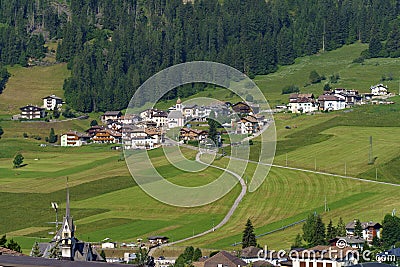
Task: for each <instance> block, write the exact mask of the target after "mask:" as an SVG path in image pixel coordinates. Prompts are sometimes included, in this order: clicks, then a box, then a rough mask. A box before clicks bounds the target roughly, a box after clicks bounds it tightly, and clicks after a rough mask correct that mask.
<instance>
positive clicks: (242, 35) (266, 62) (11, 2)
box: [0, 0, 400, 112]
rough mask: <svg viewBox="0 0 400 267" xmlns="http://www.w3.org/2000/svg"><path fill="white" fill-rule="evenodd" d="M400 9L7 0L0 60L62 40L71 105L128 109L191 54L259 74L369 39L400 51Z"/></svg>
mask: <svg viewBox="0 0 400 267" xmlns="http://www.w3.org/2000/svg"><path fill="white" fill-rule="evenodd" d="M399 14H400V0H268V1H265V0H225V1H223V2H222V1H218V0H194V1H193V2H191V1H187V0H186V1H182V0H69V1H65V2H63V1H56V0H35V1H32V0H24V1H23V0H18V1H17V0H8V1H0V60H1V63H3V64H18V63H19V64H23V65H25V64H26V62H27V60H28V58H32V57H33V58H41V57H43V55H44V51H43V44H44V42H45V40H49V39H56V40H59V45H58V49H57V60H58V61H60V62H68V66H69V68H70V69H71V70H72V76H71V77H70V78H69V79H67V80H66V81H65V83H64V90H65V97H66V100H67V102H68V103H69V105H70V106H71V107H73V108H74V109H76V110H79V111H83V112H91V111H104V110H107V109H123V108H125V107H126V106H127V104H128V102H129V100H130V98H131V96H132V95H133V93H134V91H135V90H136V88H137V87H138V86H139V85H140V84H141V83H142V82H144V81H145V80H146V79H147V78H149V77H150V76H151V75H153V74H155V73H156V72H158V71H160V70H162V69H164V68H166V67H168V66H171V65H173V64H177V63H182V62H187V61H192V60H211V61H217V62H221V63H225V64H228V65H230V66H232V67H234V68H237V69H239V70H241V71H243V72H245V73H246V74H247V75H249V76H250V77H253V76H254V75H257V74H267V73H270V72H274V71H275V70H276V69H277V67H278V65H288V64H292V63H293V62H294V59H295V58H297V57H299V56H303V55H311V54H315V53H317V52H319V51H323V50H333V49H336V48H338V47H340V46H342V45H344V44H351V43H354V42H356V41H361V42H365V43H369V42H370V41H371V39H373V43H374V47H378V48H379V44H381V45H382V46H383V47H385V46H387V48H386V49H387V51H388V53H386V54H385V55H386V56H392V57H398V56H399V55H400V53H399V51H400V34H399V26H400V18H398V15H399ZM375 50H376V49H375ZM375 50H374V49H373V50H372V51H371V55H372V53H378V54H379V51H378V52H376V51H375ZM202 89H203V87H202V86H198V85H196V86H186V87H185V88H184V90H183V89H178V90H175V91H174V92H172V93H171V94H169V95H168V96H166V97H170V98H172V97H176V95H179V96H187V95H190V94H193V93H195V92H196V91H198V90H202Z"/></svg>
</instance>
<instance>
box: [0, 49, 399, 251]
mask: <svg viewBox="0 0 400 267" xmlns="http://www.w3.org/2000/svg"><path fill="white" fill-rule="evenodd" d="M366 48H367V46H366V45H363V44H354V45H350V46H345V47H343V48H341V49H338V50H336V51H332V52H326V53H323V54H319V55H315V56H310V57H304V58H299V59H297V60H296V63H295V64H294V65H291V66H284V67H280V69H279V70H278V71H277V72H276V73H273V74H270V75H265V76H257V77H256V78H255V82H256V83H257V84H258V86H259V87H260V89H261V90H262V91H263V92H264V94H265V96H266V98H267V99H268V100H269V101H270V104H271V106H274V105H277V104H281V103H282V102H287V97H288V96H287V95H282V94H281V89H282V88H283V87H284V86H285V85H290V84H295V85H298V86H299V87H300V89H301V91H302V92H304V93H308V92H312V93H315V94H317V95H318V94H321V93H322V88H323V85H324V81H323V82H322V83H320V84H314V85H307V86H305V85H306V84H307V82H308V75H309V73H310V71H311V70H314V69H315V70H317V71H318V73H319V74H321V75H325V76H326V77H328V78H329V76H330V75H331V74H334V73H339V75H340V77H341V78H340V80H339V82H338V83H337V84H333V86H334V87H345V88H353V89H358V90H360V91H361V92H367V91H368V90H369V87H370V86H371V85H373V84H376V83H378V82H379V81H380V78H381V76H382V75H389V74H391V75H393V80H392V81H388V82H387V84H388V85H389V89H390V90H391V91H394V92H397V90H398V86H399V76H400V73H399V69H398V65H399V63H400V60H399V59H369V60H366V61H365V62H364V63H363V64H359V63H357V64H356V63H352V61H353V59H354V58H357V57H358V56H359V54H360V52H361V51H362V50H364V49H366ZM10 72H11V73H12V77H11V78H10V80H9V83H8V84H7V88H6V89H5V90H4V93H3V94H1V95H0V126H2V128H3V129H4V135H3V136H2V138H1V139H0V202H1V203H2V208H1V209H0V234H4V233H6V234H7V235H8V237H9V238H14V239H16V240H17V241H18V242H19V243H21V245H22V247H23V249H24V252H29V249H30V248H31V246H32V244H33V242H34V241H35V240H37V241H39V240H47V239H48V238H51V235H50V234H49V232H52V231H54V225H53V224H49V223H48V222H51V221H54V219H55V213H54V211H53V210H52V208H51V206H50V202H54V201H55V202H57V203H59V204H60V208H61V209H60V217H62V216H61V215H62V214H63V213H64V210H63V209H64V208H65V194H66V190H65V187H66V179H67V177H68V183H69V187H70V194H71V208H72V211H71V213H72V214H73V216H74V219H75V222H76V225H77V236H78V238H81V239H84V240H89V241H93V242H98V241H100V240H102V239H104V238H106V237H109V238H111V239H112V240H114V241H120V242H131V241H135V240H136V239H137V238H146V237H148V236H150V235H166V236H168V237H170V239H171V241H174V240H178V239H182V238H184V237H189V236H192V235H193V234H197V233H200V232H202V231H205V230H207V229H210V228H212V226H213V225H217V224H218V223H219V222H220V221H221V220H222V218H223V217H224V216H225V214H226V213H227V212H228V210H229V209H230V207H231V206H232V203H233V202H234V200H235V199H236V197H237V196H238V195H239V192H240V187H239V186H236V187H235V188H233V189H232V190H231V192H229V194H227V195H225V196H224V197H223V198H221V199H219V200H218V201H216V202H214V203H212V204H209V205H205V206H201V207H196V208H178V207H173V206H170V205H166V204H163V203H160V202H159V201H157V200H155V199H153V198H152V197H150V196H148V195H147V194H146V193H145V192H144V191H142V190H141V189H140V188H139V187H138V186H137V185H136V183H135V181H134V180H133V179H132V177H131V175H130V173H129V171H128V168H127V167H126V163H125V161H124V160H123V155H122V153H121V152H120V151H113V150H111V149H110V147H111V146H109V145H104V146H102V145H89V146H83V147H80V148H63V147H59V146H50V145H48V146H46V147H42V146H40V144H43V143H45V141H44V138H45V137H46V136H48V134H49V131H50V128H54V129H55V131H56V134H61V133H63V132H65V131H67V130H70V129H73V130H78V131H83V130H85V129H87V128H88V127H89V124H90V120H91V119H98V116H99V114H90V118H89V119H85V120H71V121H63V122H54V123H47V122H15V121H10V120H9V118H10V116H11V115H12V114H15V113H17V112H18V108H19V107H20V106H23V105H26V104H29V103H31V102H33V103H32V104H40V101H41V98H42V97H44V96H46V95H48V94H51V93H55V94H56V95H59V96H61V97H62V96H63V92H62V82H63V79H64V78H66V77H68V75H69V71H68V70H67V68H66V65H63V64H57V65H53V66H51V67H34V68H31V69H25V68H21V67H17V66H14V67H10ZM385 83H386V82H385ZM196 96H205V97H215V98H217V99H220V100H227V101H232V102H235V101H237V100H238V99H237V98H235V96H232V95H231V94H230V93H229V92H228V91H226V90H219V89H212V88H208V89H207V90H205V91H204V92H201V93H199V94H198V95H196ZM183 100H186V99H183ZM393 100H394V101H395V102H396V104H394V105H387V106H386V105H385V106H384V105H374V106H373V105H365V106H362V107H355V108H353V109H351V110H346V111H338V112H332V113H321V114H316V115H296V114H288V113H280V114H276V115H275V121H276V131H277V150H276V157H275V161H274V164H276V165H283V166H285V165H286V162H287V164H288V165H289V166H291V167H298V168H304V169H308V170H314V169H316V170H317V171H324V172H328V173H334V174H341V175H343V174H345V172H346V174H347V175H349V176H356V177H361V178H365V179H369V180H375V179H376V174H378V175H377V178H378V181H387V182H392V183H396V184H397V183H399V175H398V173H399V172H400V167H399V166H400V164H399V163H400V137H399V136H400V130H399V129H400V117H399V116H398V114H399V112H400V104H399V101H400V98H399V97H394V98H393ZM174 101H175V100H171V101H167V102H163V103H160V107H164V108H165V107H169V106H171V105H172V104H173V102H174ZM286 126H290V129H287V128H286ZM24 133H27V134H28V136H29V137H28V138H23V134H24ZM37 135H39V136H41V138H42V139H41V140H36V139H34V138H33V137H34V136H37ZM370 136H372V139H373V147H372V155H373V157H374V158H375V161H374V164H368V160H369V149H370V143H369V138H370ZM253 143H254V144H253V145H252V153H251V157H250V158H251V159H253V160H257V156H258V154H257V152H256V151H257V149H258V148H259V145H260V143H259V140H258V139H255V140H254V142H253ZM17 152H21V153H22V154H23V156H24V158H25V159H24V164H26V165H25V166H24V167H22V168H18V169H14V168H13V167H12V160H13V157H14V155H15V154H16V153H17ZM182 152H183V154H184V155H185V156H186V157H187V158H189V159H192V160H193V159H194V157H195V153H196V152H195V151H193V150H189V149H182ZM149 155H150V157H151V160H152V163H153V164H154V166H155V167H156V169H157V170H158V171H159V172H160V173H162V174H163V176H164V177H165V178H166V179H168V180H169V181H171V182H173V183H175V184H178V185H183V186H199V185H204V184H207V183H209V182H211V181H213V180H215V179H216V178H218V176H219V175H220V174H221V173H222V171H220V170H217V169H215V168H206V169H205V170H204V171H202V172H201V173H189V172H185V171H182V170H179V169H177V168H175V167H174V166H172V165H171V164H170V163H169V162H168V159H167V158H166V157H165V155H164V154H163V152H162V150H161V149H157V150H153V151H150V152H149ZM227 161H228V159H227V158H219V159H217V160H215V161H214V163H213V164H214V165H217V166H221V167H223V166H226V164H227ZM255 167H256V165H255V164H253V163H250V164H249V165H248V167H247V169H246V172H245V173H244V176H243V177H244V178H246V180H248V181H250V180H251V178H252V175H253V172H254V169H255ZM399 193H400V188H399V187H396V186H390V185H383V184H376V183H373V182H363V181H356V180H351V179H343V178H337V177H332V176H329V175H322V174H312V173H307V172H302V171H294V170H286V169H282V168H277V167H273V168H271V170H270V172H269V173H268V175H267V176H266V179H265V181H264V183H263V184H262V185H261V186H260V187H259V188H258V190H256V191H255V192H252V193H247V194H246V196H245V197H244V199H243V200H242V202H241V203H240V205H239V207H238V209H237V210H236V211H235V213H234V214H233V216H232V218H231V219H230V221H229V222H228V223H227V224H226V225H225V226H224V227H222V228H221V229H218V230H216V231H215V232H213V233H211V234H209V235H206V236H203V237H201V238H197V239H194V240H191V241H188V242H185V243H183V244H179V246H185V245H193V246H195V247H202V248H208V249H229V250H237V249H238V247H237V246H232V245H233V244H234V243H235V242H238V241H240V240H241V232H242V230H243V227H244V224H245V222H246V220H247V218H251V220H252V221H253V224H254V226H255V231H256V234H263V233H266V232H268V231H271V230H274V229H277V228H280V227H282V226H285V225H288V224H291V223H293V222H296V221H299V220H302V219H304V218H305V217H306V216H307V215H308V214H309V213H311V212H314V211H317V212H320V213H322V216H323V218H324V220H325V222H327V221H328V220H329V219H332V220H333V221H334V223H336V222H337V220H338V218H339V217H343V219H344V220H345V221H350V220H353V219H354V217H357V218H359V219H360V220H364V221H369V220H375V221H381V220H382V219H383V216H384V215H385V214H386V213H390V212H391V211H392V210H393V209H394V208H396V209H398V208H399V207H398V205H399V198H398V195H399ZM188 197H190V196H188ZM325 199H326V201H327V206H328V208H329V211H325V210H324V202H325ZM300 231H301V225H298V226H295V227H291V228H288V229H286V230H284V231H280V232H276V233H273V234H270V235H265V236H263V237H261V238H260V239H259V243H260V244H261V245H268V246H269V247H270V248H274V249H279V248H289V247H290V244H291V243H292V242H293V240H294V238H295V236H296V235H297V233H299V232H300Z"/></svg>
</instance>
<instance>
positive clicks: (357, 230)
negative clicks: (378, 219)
mask: <svg viewBox="0 0 400 267" xmlns="http://www.w3.org/2000/svg"><path fill="white" fill-rule="evenodd" d="M362 232H363V229H362V226H361V222H360V220H358V219H357V220H356V223H355V225H354V235H355V236H358V237H362Z"/></svg>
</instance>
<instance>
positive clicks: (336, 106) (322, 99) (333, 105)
mask: <svg viewBox="0 0 400 267" xmlns="http://www.w3.org/2000/svg"><path fill="white" fill-rule="evenodd" d="M318 103H319V107H320V109H321V110H324V111H333V110H341V109H345V108H346V101H345V98H344V97H339V96H336V95H321V96H319V97H318Z"/></svg>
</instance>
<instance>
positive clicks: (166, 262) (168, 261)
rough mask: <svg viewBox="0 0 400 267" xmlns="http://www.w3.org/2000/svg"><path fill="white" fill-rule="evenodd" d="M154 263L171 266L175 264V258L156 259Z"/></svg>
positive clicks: (162, 266) (158, 265)
mask: <svg viewBox="0 0 400 267" xmlns="http://www.w3.org/2000/svg"><path fill="white" fill-rule="evenodd" d="M154 263H155V264H156V266H155V267H169V266H174V264H175V259H155V260H154Z"/></svg>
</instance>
